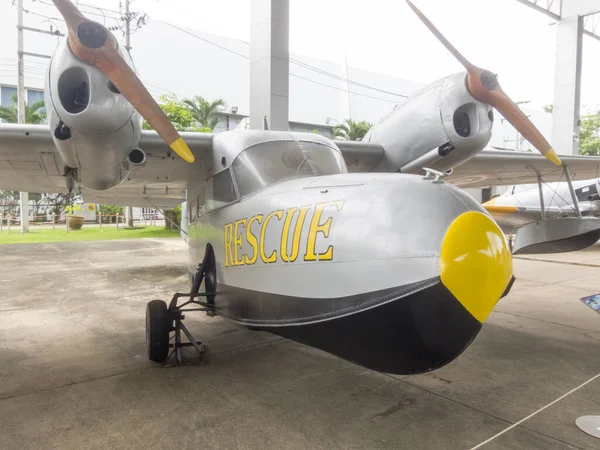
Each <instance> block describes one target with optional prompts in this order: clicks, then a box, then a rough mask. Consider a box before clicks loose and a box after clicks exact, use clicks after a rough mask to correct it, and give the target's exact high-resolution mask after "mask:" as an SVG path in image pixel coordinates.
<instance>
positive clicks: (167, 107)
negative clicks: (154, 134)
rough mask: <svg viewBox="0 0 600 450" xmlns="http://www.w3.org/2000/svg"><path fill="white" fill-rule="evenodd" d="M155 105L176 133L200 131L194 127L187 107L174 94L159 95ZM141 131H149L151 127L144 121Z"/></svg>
mask: <svg viewBox="0 0 600 450" xmlns="http://www.w3.org/2000/svg"><path fill="white" fill-rule="evenodd" d="M157 103H158V104H159V105H160V107H161V108H162V110H163V111H164V112H165V114H166V115H167V117H168V118H169V120H170V121H171V123H172V124H173V126H174V127H175V129H176V130H177V131H201V130H199V129H198V128H197V127H196V126H195V125H194V119H193V118H192V114H191V113H190V110H189V109H188V107H187V105H186V104H185V103H183V101H181V100H179V98H177V96H176V95H175V94H165V95H161V96H160V97H159V98H158V101H157ZM143 129H144V130H151V129H152V127H151V126H150V125H149V124H148V123H147V122H146V121H144V124H143Z"/></svg>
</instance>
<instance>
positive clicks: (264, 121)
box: [263, 114, 269, 131]
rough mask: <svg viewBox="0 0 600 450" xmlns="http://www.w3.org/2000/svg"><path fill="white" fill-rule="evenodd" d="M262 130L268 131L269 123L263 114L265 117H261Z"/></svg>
mask: <svg viewBox="0 0 600 450" xmlns="http://www.w3.org/2000/svg"><path fill="white" fill-rule="evenodd" d="M263 130H265V131H269V122H268V121H267V115H266V114H265V117H263Z"/></svg>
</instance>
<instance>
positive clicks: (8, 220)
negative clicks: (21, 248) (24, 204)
mask: <svg viewBox="0 0 600 450" xmlns="http://www.w3.org/2000/svg"><path fill="white" fill-rule="evenodd" d="M6 227H7V230H8V234H10V214H9V215H8V216H7V217H6Z"/></svg>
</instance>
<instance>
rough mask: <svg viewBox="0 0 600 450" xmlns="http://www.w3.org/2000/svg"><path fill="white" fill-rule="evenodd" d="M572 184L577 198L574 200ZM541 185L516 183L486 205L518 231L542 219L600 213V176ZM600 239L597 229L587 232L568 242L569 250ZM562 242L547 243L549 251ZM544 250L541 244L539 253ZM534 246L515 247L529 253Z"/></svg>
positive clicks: (505, 228)
mask: <svg viewBox="0 0 600 450" xmlns="http://www.w3.org/2000/svg"><path fill="white" fill-rule="evenodd" d="M571 186H572V188H573V193H574V195H575V198H576V199H577V201H573V195H572V193H571ZM541 189H542V191H541V192H540V186H536V185H522V186H512V187H511V188H510V189H509V190H507V191H506V192H505V193H504V194H502V195H499V196H497V197H494V198H492V199H491V200H489V201H487V202H485V203H484V204H483V206H484V208H485V209H486V210H487V211H488V212H489V213H490V214H491V215H492V217H493V218H494V219H495V220H496V223H497V224H498V225H500V227H501V228H502V231H504V232H505V233H515V232H518V230H519V229H520V228H522V227H524V226H525V225H529V224H532V223H538V222H541V221H542V220H547V219H552V218H563V217H600V178H596V179H593V180H578V181H573V183H572V184H569V183H567V182H562V183H547V184H542V186H541ZM597 241H598V237H597V236H596V234H595V233H594V232H591V233H583V234H581V235H579V236H578V238H577V239H572V240H570V241H569V242H568V243H567V249H566V250H573V249H575V248H577V247H578V248H585V247H587V246H589V245H592V244H594V243H596V242H597ZM560 245H562V243H561V242H553V243H552V245H548V246H547V251H548V252H556V251H557V250H558V247H560ZM543 250H544V248H543V246H542V245H538V246H537V248H536V251H535V253H541V252H542V251H543ZM528 251H530V247H525V248H524V249H519V248H517V249H515V251H514V252H513V253H527V252H528Z"/></svg>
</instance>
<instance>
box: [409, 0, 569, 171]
mask: <svg viewBox="0 0 600 450" xmlns="http://www.w3.org/2000/svg"><path fill="white" fill-rule="evenodd" d="M406 3H408V6H410V7H411V9H412V10H413V11H414V12H415V14H416V15H417V16H418V17H419V19H421V21H422V22H423V23H424V24H425V26H426V27H427V28H429V30H430V31H431V32H432V33H433V34H434V36H435V37H436V38H437V39H438V40H439V41H440V42H441V43H442V44H443V45H444V47H446V48H447V49H448V51H450V53H452V55H454V57H455V58H456V59H457V60H458V61H459V62H460V63H461V64H462V65H463V66H464V68H465V69H467V73H468V75H467V87H468V88H469V92H470V93H471V95H472V96H473V97H474V98H475V99H476V100H479V101H480V102H482V103H487V104H488V105H490V106H492V107H494V108H496V110H498V112H499V113H500V114H502V115H503V116H504V118H506V120H508V121H509V122H510V124H511V125H512V126H513V127H515V129H516V130H517V131H518V132H519V133H521V135H523V137H524V138H525V139H527V140H528V141H529V142H530V143H531V145H533V146H534V147H535V148H536V149H537V150H538V151H539V152H540V153H541V154H542V155H544V156H545V157H546V158H547V159H548V160H549V161H551V162H552V163H554V164H556V165H557V166H561V165H562V161H561V160H560V158H559V157H558V155H557V154H556V152H555V151H554V149H553V148H552V146H551V145H550V144H549V143H548V141H547V140H546V139H545V138H544V136H542V133H540V131H539V130H538V129H537V128H536V127H535V125H534V124H533V123H532V122H531V121H530V120H529V119H528V118H527V116H526V115H525V114H523V111H521V110H520V109H519V107H518V106H517V105H516V104H515V102H513V101H512V100H511V99H510V97H509V96H508V95H506V93H505V92H504V91H503V90H502V88H501V87H500V83H499V82H498V77H497V75H496V74H494V73H492V72H490V71H489V70H484V69H481V68H479V67H477V66H475V65H473V64H471V63H470V62H469V60H468V59H467V58H465V57H464V56H463V55H462V54H461V53H460V52H459V51H458V50H457V49H456V48H455V47H454V46H453V45H452V44H451V43H450V42H449V41H448V40H447V39H446V38H445V37H444V36H443V35H442V33H440V31H439V30H438V29H437V28H436V27H435V25H433V24H432V23H431V21H430V20H429V19H428V18H427V17H425V15H424V14H423V13H422V12H421V11H419V9H418V8H417V7H416V6H415V5H414V4H413V3H412V2H411V1H410V0H406Z"/></svg>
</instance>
